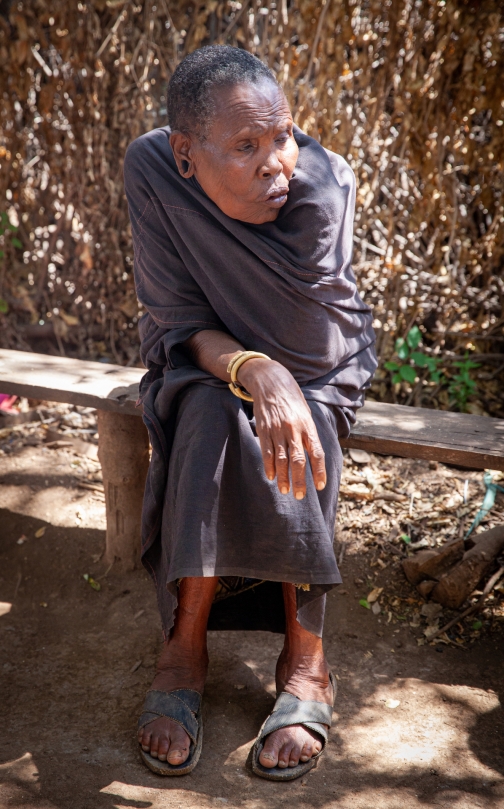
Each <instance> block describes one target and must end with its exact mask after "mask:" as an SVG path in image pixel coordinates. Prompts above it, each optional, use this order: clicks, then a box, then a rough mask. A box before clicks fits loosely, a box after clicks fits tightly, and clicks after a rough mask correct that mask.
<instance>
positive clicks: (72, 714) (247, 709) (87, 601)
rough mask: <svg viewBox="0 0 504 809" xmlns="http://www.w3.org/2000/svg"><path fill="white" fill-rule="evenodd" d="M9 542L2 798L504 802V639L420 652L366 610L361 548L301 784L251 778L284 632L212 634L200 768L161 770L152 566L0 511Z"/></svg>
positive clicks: (279, 803) (11, 801) (400, 804)
mask: <svg viewBox="0 0 504 809" xmlns="http://www.w3.org/2000/svg"><path fill="white" fill-rule="evenodd" d="M39 528H45V529H46V530H45V532H44V533H43V535H42V536H39V537H38V538H37V537H36V536H35V534H36V533H37V532H38V529H39ZM0 536H1V546H0V588H1V589H0V599H1V601H2V602H5V604H11V605H12V606H11V608H10V610H9V608H8V607H6V606H4V607H3V608H2V610H0V612H3V614H1V615H0V648H1V660H0V673H1V677H2V686H1V691H2V699H1V706H0V707H1V721H2V729H3V733H2V737H1V740H0V805H1V806H2V807H4V806H5V807H9V809H18V808H19V809H21V807H23V809H100V807H103V809H112V807H127V806H128V807H129V806H131V807H133V806H134V807H154V809H158V808H159V809H164V808H165V807H170V809H171V808H172V807H173V808H175V807H184V809H185V808H186V807H188V808H189V809H192V807H194V809H196V807H198V808H199V807H222V806H230V807H244V809H255V807H265V806H267V807H272V808H273V809H275V808H276V807H283V806H284V805H287V804H293V803H294V804H295V805H296V807H317V808H318V807H320V809H324V808H325V807H330V806H334V805H335V804H336V803H337V804H338V807H343V809H347V807H348V809H353V808H354V807H355V809H381V807H383V809H414V808H415V807H427V806H428V807H430V806H440V807H444V806H446V807H448V806H449V807H450V808H452V807H454V809H466V807H467V809H469V807H471V809H473V807H476V806H482V807H483V806H484V807H489V808H490V807H501V806H502V805H503V801H504V754H503V749H504V745H503V737H504V718H503V712H502V707H501V705H502V699H503V694H502V691H503V676H502V671H503V664H504V650H503V649H502V648H498V647H497V644H496V642H495V641H494V640H493V639H491V638H486V639H485V638H484V639H482V640H481V641H479V642H478V643H477V644H475V645H474V646H472V647H471V648H469V649H456V648H453V647H443V651H442V652H439V651H438V650H437V649H436V648H433V647H430V646H422V647H419V646H417V644H416V641H415V638H414V637H413V636H412V634H411V632H410V630H409V628H408V627H405V626H399V627H398V626H396V625H394V624H390V625H388V624H386V623H385V622H384V621H383V620H382V621H381V623H378V618H377V617H376V616H374V615H372V614H371V612H370V611H369V610H363V609H362V608H359V605H358V593H357V589H356V588H355V586H354V584H353V582H354V579H355V577H357V576H359V575H360V573H361V571H362V569H363V567H364V564H365V562H364V560H363V559H362V558H360V557H359V556H358V555H356V556H348V557H347V559H346V560H345V562H344V564H343V570H342V572H343V576H344V579H345V588H346V591H347V593H346V595H345V594H342V593H341V591H340V592H335V593H333V594H331V595H330V597H329V606H328V616H327V623H326V646H327V652H328V657H329V660H330V663H331V665H332V667H333V670H334V672H335V673H336V674H337V675H338V677H339V694H338V700H337V707H336V712H335V720H336V721H335V726H334V730H333V731H332V734H331V742H330V745H329V747H328V751H327V753H326V754H325V756H324V757H323V759H322V760H321V763H320V765H319V766H318V767H317V769H316V770H315V771H313V772H312V773H311V774H310V775H308V776H307V777H306V778H304V779H303V780H301V781H296V782H292V783H289V784H274V783H270V782H267V781H261V780H260V779H258V778H256V777H254V776H251V775H249V773H248V772H247V770H246V769H245V766H244V765H245V760H246V757H247V753H248V749H249V747H250V744H251V743H252V740H253V738H254V736H255V734H256V733H257V730H258V728H259V726H260V724H261V723H262V721H263V719H264V717H265V715H266V714H267V712H268V711H269V709H270V708H271V706H272V704H273V694H274V665H275V659H276V656H277V655H278V653H279V651H280V647H281V637H280V636H278V635H273V634H269V633H266V632H250V633H246V632H212V633H210V654H211V661H212V662H211V669H210V675H209V681H208V686H207V690H206V692H205V708H204V728H205V731H204V747H203V755H202V758H201V762H200V764H199V765H198V768H197V769H196V771H195V772H194V773H193V774H192V775H191V776H188V777H186V778H180V779H165V780H163V779H160V778H159V777H157V776H155V775H153V774H152V773H150V772H148V771H147V770H146V769H145V768H144V767H143V765H142V763H141V761H140V759H139V757H138V753H137V749H136V742H135V724H136V718H137V716H138V714H139V712H140V709H141V705H142V701H143V697H144V693H145V691H146V690H147V688H148V686H149V682H150V679H151V677H152V670H153V666H154V662H155V658H156V654H157V651H158V649H159V645H160V624H159V618H158V615H157V611H156V605H155V600H154V593H153V590H152V587H151V583H150V581H149V580H148V578H147V576H146V574H145V573H144V572H143V571H136V572H133V573H127V574H121V573H120V572H119V571H117V572H116V571H114V570H112V571H110V572H109V573H108V574H107V575H106V576H104V573H105V566H104V563H103V561H102V560H101V558H100V555H101V552H102V550H103V543H104V532H103V531H98V530H94V531H91V530H85V529H82V528H77V527H75V528H63V527H56V526H54V525H51V524H48V523H45V522H42V521H41V520H37V519H36V518H34V517H33V518H32V517H26V516H23V515H21V514H14V513H12V512H11V511H9V510H7V509H0ZM22 536H25V537H26V538H27V539H26V540H24V541H23V542H22V543H21V544H18V539H19V538H20V537H22ZM84 574H89V575H91V576H93V577H94V578H95V579H97V580H98V581H99V582H100V584H101V590H100V591H99V592H97V591H95V590H93V589H92V588H91V587H90V586H89V583H88V582H87V581H86V580H85V579H84ZM378 633H380V634H378ZM396 703H397V704H396ZM390 706H395V707H390Z"/></svg>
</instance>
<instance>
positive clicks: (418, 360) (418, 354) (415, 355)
mask: <svg viewBox="0 0 504 809" xmlns="http://www.w3.org/2000/svg"><path fill="white" fill-rule="evenodd" d="M410 359H412V360H413V362H414V363H415V365H418V367H419V368H427V367H428V366H427V360H428V359H429V358H428V357H427V355H426V354H424V353H423V351H412V352H411V355H410Z"/></svg>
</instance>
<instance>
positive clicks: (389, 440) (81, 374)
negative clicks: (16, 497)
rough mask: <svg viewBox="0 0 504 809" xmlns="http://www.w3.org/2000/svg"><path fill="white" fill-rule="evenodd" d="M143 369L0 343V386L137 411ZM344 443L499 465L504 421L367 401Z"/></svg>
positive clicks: (477, 465)
mask: <svg viewBox="0 0 504 809" xmlns="http://www.w3.org/2000/svg"><path fill="white" fill-rule="evenodd" d="M143 373H144V371H143V370H142V369H141V368H123V367H121V366H120V365H109V364H108V363H101V362H88V361H86V360H74V359H69V358H68V357H51V356H47V355H45V354H31V353H28V352H25V351H9V350H7V349H0V392H2V393H9V394H17V395H18V396H28V397H31V398H35V399H46V400H48V401H52V402H69V403H70V404H76V405H83V406H88V407H96V408H97V409H98V410H109V411H116V412H120V413H129V414H131V415H136V416H140V415H141V411H140V409H139V408H135V402H136V399H137V396H138V383H139V382H140V379H141V377H142V375H143ZM341 443H342V446H344V447H356V448H359V449H366V450H368V451H371V452H377V453H380V454H382V455H400V456H403V457H406V458H423V459H425V460H429V461H430V460H436V461H441V462H444V463H452V464H457V465H460V466H468V467H471V468H473V469H499V470H502V471H504V420H501V419H492V418H488V417H486V416H472V415H468V414H466V413H447V412H444V411H440V410H427V409H424V408H418V407H405V406H403V405H393V404H385V403H383V402H369V401H368V402H366V404H365V405H364V407H363V408H362V410H360V411H359V413H358V417H357V424H356V425H355V427H354V429H353V430H352V434H351V436H350V437H349V438H348V439H346V440H342V442H341Z"/></svg>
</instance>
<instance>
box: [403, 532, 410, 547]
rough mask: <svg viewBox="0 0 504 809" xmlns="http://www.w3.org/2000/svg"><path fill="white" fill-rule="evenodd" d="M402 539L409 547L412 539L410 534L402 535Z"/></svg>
mask: <svg viewBox="0 0 504 809" xmlns="http://www.w3.org/2000/svg"><path fill="white" fill-rule="evenodd" d="M400 538H401V539H402V541H403V542H405V543H406V545H409V544H410V542H411V537H409V536H408V534H401V537H400Z"/></svg>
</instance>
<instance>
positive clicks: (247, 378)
mask: <svg viewBox="0 0 504 809" xmlns="http://www.w3.org/2000/svg"><path fill="white" fill-rule="evenodd" d="M272 365H278V363H277V362H275V361H274V360H266V359H263V358H262V357H251V358H250V359H248V360H247V361H246V362H244V363H243V364H242V365H241V366H240V368H239V369H238V373H237V375H236V379H237V381H238V383H239V384H240V385H241V386H242V387H243V388H245V390H248V392H249V393H252V390H253V388H255V387H256V386H257V384H258V382H259V380H260V377H261V376H262V375H263V374H264V372H265V371H266V370H269V371H271V370H272V368H271V366H272Z"/></svg>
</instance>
